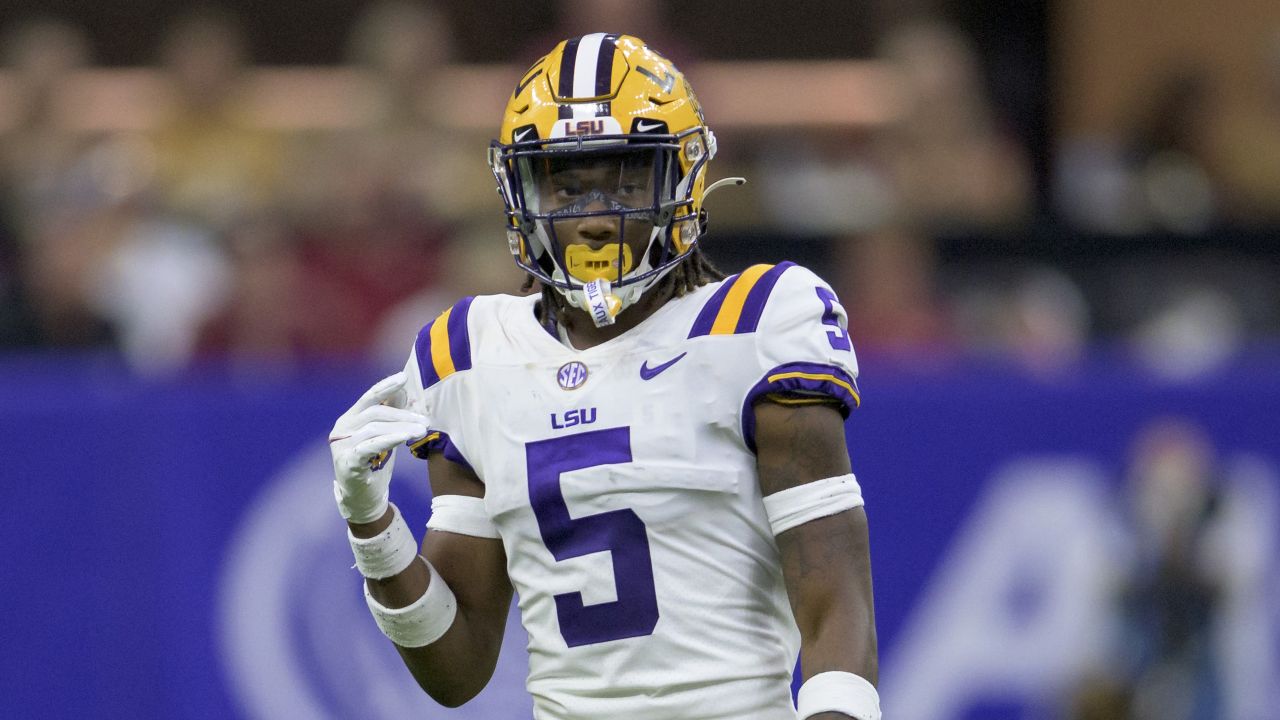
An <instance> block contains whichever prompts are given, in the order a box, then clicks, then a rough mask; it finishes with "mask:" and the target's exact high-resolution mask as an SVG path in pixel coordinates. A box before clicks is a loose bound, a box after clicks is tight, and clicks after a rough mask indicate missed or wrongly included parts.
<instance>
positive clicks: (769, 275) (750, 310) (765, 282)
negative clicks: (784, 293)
mask: <svg viewBox="0 0 1280 720" xmlns="http://www.w3.org/2000/svg"><path fill="white" fill-rule="evenodd" d="M794 266H795V263H793V262H790V261H787V262H780V263H778V264H777V265H774V266H773V267H772V268H771V269H770V270H768V271H767V272H765V274H764V275H761V276H760V279H759V280H757V281H756V284H755V285H754V286H753V287H752V288H751V292H750V293H748V294H747V300H746V302H745V303H744V304H743V306H742V314H741V315H739V316H738V325H737V327H735V328H734V332H735V333H750V332H755V331H756V327H758V326H759V325H760V316H761V315H763V314H764V306H765V303H767V302H768V301H769V293H771V292H773V286H774V285H777V284H778V278H780V277H782V273H784V272H786V271H787V268H789V267H794Z"/></svg>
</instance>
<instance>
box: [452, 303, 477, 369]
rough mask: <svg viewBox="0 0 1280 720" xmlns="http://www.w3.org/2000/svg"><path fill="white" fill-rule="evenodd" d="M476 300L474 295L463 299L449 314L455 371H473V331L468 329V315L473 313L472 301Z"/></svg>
mask: <svg viewBox="0 0 1280 720" xmlns="http://www.w3.org/2000/svg"><path fill="white" fill-rule="evenodd" d="M475 299H476V298H475V296H474V295H471V296H468V297H464V298H462V299H461V300H459V301H458V302H457V304H456V305H454V306H453V312H451V313H449V355H450V356H451V357H452V358H453V368H454V370H470V369H471V331H470V330H468V329H467V314H468V313H469V312H470V311H471V301H472V300H475Z"/></svg>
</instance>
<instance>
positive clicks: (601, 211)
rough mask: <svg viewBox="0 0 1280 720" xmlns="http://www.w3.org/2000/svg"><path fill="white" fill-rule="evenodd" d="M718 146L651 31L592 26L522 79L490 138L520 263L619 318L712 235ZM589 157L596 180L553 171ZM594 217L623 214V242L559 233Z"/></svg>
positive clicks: (577, 301) (609, 317)
mask: <svg viewBox="0 0 1280 720" xmlns="http://www.w3.org/2000/svg"><path fill="white" fill-rule="evenodd" d="M715 149H716V145H715V136H714V135H713V134H712V133H711V131H710V130H709V129H708V128H707V126H706V122H705V120H704V119H703V115H702V108H701V107H700V106H699V105H698V99H697V97H695V96H694V94H693V90H692V89H691V88H690V87H689V83H688V82H687V81H686V80H685V78H684V76H683V75H682V74H681V73H680V71H679V70H677V69H676V68H675V66H674V65H672V64H671V62H670V61H669V60H667V59H666V58H664V57H662V56H661V55H659V54H657V53H656V52H654V51H653V50H651V49H650V48H649V47H648V46H646V45H645V44H644V42H643V41H642V40H640V39H638V38H635V37H631V36H629V35H615V34H607V33H593V34H591V35H584V36H582V37H578V38H572V39H569V40H565V41H563V42H561V43H560V44H558V45H556V47H555V49H554V50H552V51H551V52H550V53H549V54H547V55H546V56H544V57H543V58H541V59H540V60H538V61H537V62H536V63H534V65H533V67H531V68H529V70H528V71H527V72H526V73H525V74H524V77H522V78H521V79H520V81H519V82H518V83H517V84H516V87H515V91H514V92H513V93H512V94H511V99H510V101H509V102H508V103H507V107H506V112H505V114H504V115H503V119H502V128H501V130H500V131H499V134H498V139H497V140H494V141H493V143H491V145H490V148H489V165H490V167H491V168H492V170H493V174H494V177H495V179H496V180H497V182H498V191H499V193H500V194H501V195H502V199H503V202H504V203H505V204H506V217H507V238H508V241H509V243H510V245H511V253H512V254H513V255H514V256H515V259H516V263H517V264H518V265H519V266H520V267H522V268H524V269H525V270H527V271H528V272H530V273H531V274H533V276H534V277H536V278H538V279H539V280H540V281H542V283H543V284H544V285H549V286H552V287H555V288H556V289H557V290H559V291H560V292H561V293H562V294H563V295H564V296H565V297H566V298H568V299H569V301H570V303H571V304H573V305H574V306H577V307H580V308H582V309H584V310H587V311H588V312H590V313H591V314H592V317H593V319H594V320H595V321H596V323H597V324H598V325H606V324H609V323H611V322H613V316H614V315H616V314H617V313H618V312H619V311H621V310H622V309H623V308H625V307H627V306H628V305H630V304H631V303H633V302H635V301H636V300H637V299H639V297H640V296H641V294H643V293H644V292H645V291H646V290H648V289H649V288H651V287H653V286H654V285H655V284H656V283H657V282H658V280H660V279H661V278H662V276H663V275H665V274H666V273H667V272H668V271H670V270H671V269H672V268H673V267H675V265H677V264H678V263H679V262H681V261H682V260H683V259H684V258H685V257H686V256H688V254H689V253H690V251H692V249H693V247H694V246H695V244H696V243H697V242H698V238H699V237H701V235H702V232H703V227H704V225H705V222H704V217H705V216H704V213H703V210H702V199H703V195H704V186H705V177H706V167H707V162H708V161H709V160H710V159H711V158H712V156H713V155H714V154H715ZM585 167H590V168H592V170H591V171H590V172H591V173H592V174H591V175H590V179H589V180H588V181H587V182H585V183H582V182H579V181H578V180H577V179H575V180H574V181H573V183H572V184H571V185H570V186H568V187H566V186H565V183H564V181H562V180H560V181H553V180H551V179H550V178H554V177H556V176H557V173H560V174H561V175H563V170H564V169H565V168H579V169H580V168H585ZM575 172H579V171H578V170H575ZM553 182H557V183H559V184H557V185H556V186H555V187H554V188H552V189H550V190H549V189H548V185H549V184H551V183H553ZM593 216H609V217H610V218H612V219H613V221H614V222H617V223H618V232H617V238H616V244H615V243H614V241H613V239H611V240H610V241H609V242H610V244H609V246H607V247H605V248H601V249H594V250H593V249H590V248H587V247H585V246H581V245H579V246H575V247H573V248H572V249H571V250H570V249H569V248H567V247H566V243H562V242H561V241H560V239H559V238H557V236H556V222H557V221H560V220H564V219H572V218H583V217H593ZM638 220H644V221H647V222H648V223H651V224H652V230H651V231H650V233H649V238H648V242H647V245H644V247H643V250H642V251H640V252H635V253H633V252H632V249H631V247H629V244H628V243H627V242H626V240H627V239H626V238H625V234H626V226H627V224H628V222H631V223H632V224H633V226H634V225H635V224H636V223H635V222H634V221H638ZM566 250H569V256H568V257H566ZM606 308H607V310H606Z"/></svg>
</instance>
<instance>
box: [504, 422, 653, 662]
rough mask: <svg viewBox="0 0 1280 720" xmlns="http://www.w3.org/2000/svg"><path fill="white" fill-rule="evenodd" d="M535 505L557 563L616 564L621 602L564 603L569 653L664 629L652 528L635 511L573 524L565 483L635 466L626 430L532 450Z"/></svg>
mask: <svg viewBox="0 0 1280 720" xmlns="http://www.w3.org/2000/svg"><path fill="white" fill-rule="evenodd" d="M525 458H526V460H527V461H528V466H527V467H528V471H529V501H530V503H531V504H532V505H533V514H534V516H535V517H536V518H537V519H538V530H539V531H540V532H541V533H542V541H543V542H544V543H546V545H547V549H548V550H550V551H551V554H552V556H553V557H555V559H556V560H557V561H564V560H568V559H570V558H576V557H581V556H583V555H589V554H591V553H597V552H609V553H610V554H611V555H612V556H613V577H614V583H615V584H616V586H617V593H618V599H617V600H615V601H613V602H608V603H600V604H598V605H584V604H583V602H582V593H581V592H571V593H564V594H562V595H556V615H557V617H558V618H559V620H560V634H561V635H563V636H564V640H565V642H566V643H568V645H569V647H577V646H579V645H593V644H595V643H602V642H608V641H610V640H620V639H622V638H629V637H640V636H643V635H651V634H652V633H653V628H654V626H656V625H657V624H658V598H657V594H656V592H655V590H654V585H653V561H652V559H651V558H650V555H649V536H648V534H647V533H646V532H645V527H644V521H643V520H641V519H640V516H639V515H636V514H635V512H634V511H632V510H610V511H609V512H602V513H597V514H595V515H587V516H585V517H580V518H572V517H569V508H568V506H567V505H565V501H564V494H563V493H562V492H561V490H560V476H561V474H563V473H567V472H570V471H572V470H582V469H583V468H589V467H595V466H597V465H611V464H616V463H626V462H631V435H630V429H629V428H625V427H620V428H610V429H607V430H593V431H591V432H585V433H580V434H577V435H568V436H565V437H557V438H551V439H550V440H539V441H538V442H531V443H529V444H527V445H525Z"/></svg>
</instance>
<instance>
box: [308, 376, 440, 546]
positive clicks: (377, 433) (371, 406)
mask: <svg viewBox="0 0 1280 720" xmlns="http://www.w3.org/2000/svg"><path fill="white" fill-rule="evenodd" d="M406 379H407V378H406V376H405V374H404V373H403V372H398V373H396V374H395V375H392V376H390V377H387V378H384V379H382V380H380V381H378V382H377V383H376V384H375V385H374V386H373V387H371V388H369V390H368V391H366V392H365V394H364V395H362V396H360V399H359V400H357V401H356V404H355V405H352V406H351V408H350V409H349V410H347V411H346V412H345V413H343V414H342V416H341V417H339V418H338V421H337V422H336V423H334V425H333V431H332V432H330V433H329V451H330V453H331V454H332V455H333V473H334V481H333V496H334V499H335V500H337V502H338V511H339V512H341V513H342V517H344V518H346V519H347V520H349V521H350V522H353V523H370V522H373V521H375V520H377V519H378V518H380V517H382V516H383V514H384V513H386V511H387V507H388V502H389V500H388V496H389V494H390V485H391V468H392V465H393V464H394V461H395V448H396V446H397V445H402V444H404V443H406V442H409V441H410V440H416V439H418V438H421V437H424V436H425V435H426V434H427V425H428V420H427V418H426V417H425V416H423V415H420V414H418V413H416V412H414V411H412V410H409V409H406V407H405V406H406V405H407V404H408V396H407V394H406V393H405V390H404V384H405V380H406Z"/></svg>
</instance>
